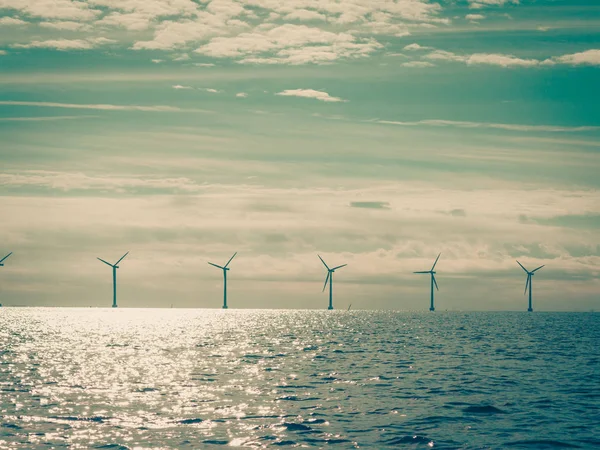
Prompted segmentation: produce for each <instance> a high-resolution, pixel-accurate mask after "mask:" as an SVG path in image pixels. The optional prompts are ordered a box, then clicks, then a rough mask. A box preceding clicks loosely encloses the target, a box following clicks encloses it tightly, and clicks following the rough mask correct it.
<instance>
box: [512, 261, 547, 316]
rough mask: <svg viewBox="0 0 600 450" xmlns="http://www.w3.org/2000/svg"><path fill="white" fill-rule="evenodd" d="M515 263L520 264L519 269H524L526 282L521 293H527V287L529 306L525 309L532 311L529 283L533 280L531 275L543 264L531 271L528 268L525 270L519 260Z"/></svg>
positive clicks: (530, 286)
mask: <svg viewBox="0 0 600 450" xmlns="http://www.w3.org/2000/svg"><path fill="white" fill-rule="evenodd" d="M517 264H518V265H520V266H521V269H523V270H524V271H525V273H526V274H527V282H526V283H525V292H523V295H525V294H527V288H529V308H527V311H529V312H532V311H533V308H532V307H531V288H532V285H531V283H532V282H533V280H532V279H531V277H532V276H533V275H534V274H535V272H536V271H538V270H540V269H541V268H542V267H544V266H545V264H544V265H543V266H540V267H538V268H537V269H533V270H532V271H531V272H530V271H529V270H527V269H526V268H525V267H523V264H521V263H520V262H519V261H517Z"/></svg>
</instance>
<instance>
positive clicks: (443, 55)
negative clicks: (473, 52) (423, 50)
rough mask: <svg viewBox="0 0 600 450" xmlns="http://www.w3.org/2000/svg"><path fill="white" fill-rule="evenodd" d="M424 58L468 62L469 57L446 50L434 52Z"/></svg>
mask: <svg viewBox="0 0 600 450" xmlns="http://www.w3.org/2000/svg"><path fill="white" fill-rule="evenodd" d="M423 58H425V59H430V60H434V61H466V60H467V58H468V57H467V56H461V55H457V54H455V53H452V52H447V51H444V50H434V51H433V52H431V53H428V54H426V55H424V56H423Z"/></svg>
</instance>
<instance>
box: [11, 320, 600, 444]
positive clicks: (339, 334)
mask: <svg viewBox="0 0 600 450" xmlns="http://www.w3.org/2000/svg"><path fill="white" fill-rule="evenodd" d="M599 318H600V315H598V314H594V313H573V314H571V313H538V312H536V313H532V314H528V313H479V312H478V313H458V312H435V313H428V312H427V313H425V312H423V313H421V312H418V313H416V312H414V313H413V312H390V311H349V312H347V311H332V312H328V311H300V310H298V311H264V310H227V311H223V310H193V309H187V310H185V309H91V308H88V309H86V308H0V390H1V401H0V419H1V420H0V422H1V423H2V425H1V427H0V448H23V449H25V448H27V449H30V448H52V447H54V448H61V447H62V448H66V447H68V448H115V449H120V448H122V449H133V448H161V449H165V448H167V449H168V448H173V449H174V448H213V447H214V448H217V447H221V446H231V447H258V448H264V447H315V448H319V447H326V446H334V447H336V448H359V447H362V448H386V447H387V448H440V449H456V448H464V449H484V448H493V449H496V448H530V449H539V448H565V447H569V448H594V447H597V446H600V435H599V433H600V431H599V430H600V427H598V424H599V423H600V389H599V387H600V350H599V347H600V346H599V345H598V343H599V342H600V320H599Z"/></svg>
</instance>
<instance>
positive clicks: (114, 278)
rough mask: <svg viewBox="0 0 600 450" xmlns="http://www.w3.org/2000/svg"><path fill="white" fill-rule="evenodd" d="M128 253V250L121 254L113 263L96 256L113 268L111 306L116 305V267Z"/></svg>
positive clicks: (114, 306)
mask: <svg viewBox="0 0 600 450" xmlns="http://www.w3.org/2000/svg"><path fill="white" fill-rule="evenodd" d="M128 254H129V252H127V253H125V254H124V255H123V256H121V259H119V260H118V261H117V262H116V263H114V264H111V263H109V262H106V261H104V260H103V259H102V258H98V259H99V260H100V261H102V262H103V263H104V264H106V265H109V266H110V267H112V270H113V304H112V307H113V308H116V307H117V269H118V268H119V263H120V262H121V261H123V258H125V257H126V256H127V255H128Z"/></svg>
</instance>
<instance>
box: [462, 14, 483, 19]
mask: <svg viewBox="0 0 600 450" xmlns="http://www.w3.org/2000/svg"><path fill="white" fill-rule="evenodd" d="M465 19H467V20H482V19H485V16H484V15H483V14H467V15H466V16H465Z"/></svg>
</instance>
